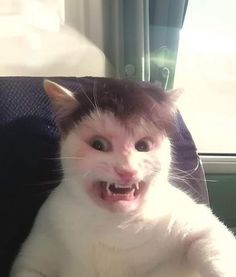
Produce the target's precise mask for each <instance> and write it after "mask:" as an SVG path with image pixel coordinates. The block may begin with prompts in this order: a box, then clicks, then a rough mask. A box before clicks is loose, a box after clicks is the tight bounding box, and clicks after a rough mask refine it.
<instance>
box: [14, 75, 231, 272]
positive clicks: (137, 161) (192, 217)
mask: <svg viewBox="0 0 236 277" xmlns="http://www.w3.org/2000/svg"><path fill="white" fill-rule="evenodd" d="M81 82H82V83H81V92H80V93H77V94H73V93H72V92H70V91H69V90H67V89H66V88H63V87H61V86H60V85H58V84H56V83H53V82H51V81H45V83H44V87H45V91H46V92H47V95H48V96H49V98H50V100H51V103H52V106H53V109H54V111H55V120H56V123H57V124H58V127H59V129H60V131H61V137H62V139H61V160H62V165H63V170H64V178H63V180H62V183H61V184H60V185H59V186H58V187H57V188H56V189H55V190H54V191H53V193H52V194H51V195H50V197H49V198H48V199H47V201H46V202H45V203H44V204H43V206H42V208H41V209H40V211H39V213H38V216H37V218H36V221H35V224H34V226H33V228H32V231H31V233H30V235H29V237H28V238H27V240H26V241H25V243H24V244H23V246H22V249H21V251H20V252H19V254H18V256H17V258H16V261H15V263H14V265H13V268H12V272H11V275H10V276H11V277H42V276H43V277H101V276H102V277H138V276H140V277H190V276H191V277H193V276H202V277H235V276H236V240H235V238H234V236H233V234H232V233H231V232H230V231H229V230H228V229H227V228H226V227H225V226H224V224H223V223H221V222H220V221H219V220H218V219H217V218H216V217H215V216H214V215H213V214H212V212H211V211H210V209H209V208H208V207H206V206H204V205H201V204H197V203H196V202H195V201H194V200H193V199H191V198H190V197H189V196H188V195H187V194H186V193H184V192H183V191H181V190H179V189H177V188H176V187H174V186H172V185H171V184H170V183H169V182H168V173H169V170H170V162H171V149H170V147H171V146H170V140H169V138H168V136H169V133H170V131H171V128H172V126H173V122H174V121H173V120H174V113H175V101H176V99H177V98H178V92H175V91H173V92H172V93H164V92H163V91H162V90H161V89H160V88H157V87H155V86H154V85H151V84H147V83H142V82H140V83H137V82H133V81H128V80H115V79H108V78H94V79H93V78H87V79H86V78H84V79H83V81H81Z"/></svg>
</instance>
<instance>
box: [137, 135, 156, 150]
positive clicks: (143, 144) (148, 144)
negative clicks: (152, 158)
mask: <svg viewBox="0 0 236 277" xmlns="http://www.w3.org/2000/svg"><path fill="white" fill-rule="evenodd" d="M152 145H153V143H152V141H151V140H150V139H148V138H143V139H140V140H139V141H137V142H136V143H135V149H136V150H138V151H139V152H148V151H150V150H151V149H152Z"/></svg>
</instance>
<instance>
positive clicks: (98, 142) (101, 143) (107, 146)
mask: <svg viewBox="0 0 236 277" xmlns="http://www.w3.org/2000/svg"><path fill="white" fill-rule="evenodd" d="M89 145H90V146H91V147H92V148H93V149H95V150H98V151H102V152H108V151H111V148H112V147H111V143H110V142H109V141H108V140H107V139H105V138H103V137H94V138H92V139H91V140H90V142H89Z"/></svg>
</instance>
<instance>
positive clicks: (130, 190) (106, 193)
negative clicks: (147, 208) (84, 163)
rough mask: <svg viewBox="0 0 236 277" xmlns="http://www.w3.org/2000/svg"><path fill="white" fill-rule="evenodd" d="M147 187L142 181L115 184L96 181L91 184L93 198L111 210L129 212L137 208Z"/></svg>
mask: <svg viewBox="0 0 236 277" xmlns="http://www.w3.org/2000/svg"><path fill="white" fill-rule="evenodd" d="M146 188H147V183H145V182H144V181H140V182H136V183H132V184H117V183H110V182H106V181H96V182H94V184H93V186H92V191H91V194H92V198H93V200H94V201H95V202H96V203H97V204H98V205H99V206H102V207H103V208H105V209H108V210H110V211H112V212H129V211H133V210H135V209H137V208H138V207H139V205H140V204H141V201H142V198H143V197H142V196H143V195H144V193H145V191H146Z"/></svg>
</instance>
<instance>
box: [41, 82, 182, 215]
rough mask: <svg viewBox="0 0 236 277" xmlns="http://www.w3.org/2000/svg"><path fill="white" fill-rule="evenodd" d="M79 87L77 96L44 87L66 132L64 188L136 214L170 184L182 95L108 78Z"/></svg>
mask: <svg viewBox="0 0 236 277" xmlns="http://www.w3.org/2000/svg"><path fill="white" fill-rule="evenodd" d="M78 82H79V83H78V86H79V87H80V91H79V92H78V93H72V92H71V91H69V90H67V89H66V88H64V87H61V86H59V85H58V84H56V83H53V82H51V81H45V83H44V87H45V91H46V92H47V94H48V96H49V98H50V100H51V103H52V106H53V110H54V112H55V120H56V123H57V125H58V127H59V129H60V131H61V137H62V142H61V159H62V164H63V169H64V178H65V179H64V183H65V184H66V183H68V185H69V186H70V187H72V188H73V190H74V191H77V192H79V194H80V195H83V198H84V199H86V201H89V203H90V204H92V205H95V206H96V207H100V208H102V209H106V210H109V211H112V212H115V211H119V212H129V211H134V210H136V209H138V208H139V207H140V205H142V204H143V202H144V201H146V195H147V193H148V192H149V191H150V190H151V188H152V187H156V186H163V185H165V184H164V183H165V182H167V179H168V171H169V167H170V158H171V154H170V142H169V139H168V134H169V132H170V130H171V128H172V127H173V124H174V111H175V108H174V102H175V100H176V98H177V96H178V92H171V93H165V92H164V91H163V90H162V89H161V88H159V87H157V86H154V85H151V84H149V83H144V82H134V81H128V80H115V79H109V78H91V77H90V78H81V79H78Z"/></svg>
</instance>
